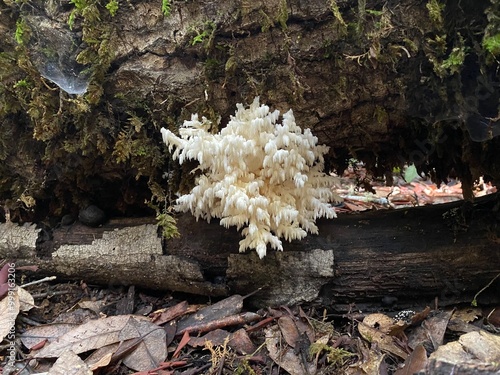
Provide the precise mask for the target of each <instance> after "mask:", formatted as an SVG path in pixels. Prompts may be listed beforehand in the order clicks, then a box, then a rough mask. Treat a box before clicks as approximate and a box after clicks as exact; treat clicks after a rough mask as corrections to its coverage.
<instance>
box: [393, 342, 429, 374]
mask: <svg viewBox="0 0 500 375" xmlns="http://www.w3.org/2000/svg"><path fill="white" fill-rule="evenodd" d="M426 366H427V352H426V350H425V348H424V346H423V345H418V346H417V347H416V348H415V349H414V350H413V352H411V354H410V355H409V356H408V358H406V360H405V363H404V367H403V368H400V369H399V370H397V371H396V372H395V373H394V375H413V374H415V373H417V372H420V371H421V370H425V367H426Z"/></svg>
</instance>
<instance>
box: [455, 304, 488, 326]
mask: <svg viewBox="0 0 500 375" xmlns="http://www.w3.org/2000/svg"><path fill="white" fill-rule="evenodd" d="M480 316H481V309H480V308H479V307H465V308H460V309H456V310H455V311H454V312H453V314H452V316H451V318H450V319H453V320H455V319H457V320H461V321H463V322H465V323H470V322H473V321H474V320H476V319H477V318H479V317H480Z"/></svg>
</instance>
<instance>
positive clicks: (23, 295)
mask: <svg viewBox="0 0 500 375" xmlns="http://www.w3.org/2000/svg"><path fill="white" fill-rule="evenodd" d="M17 294H18V295H19V310H21V311H23V312H26V311H30V310H31V309H32V308H33V307H35V300H34V299H33V296H32V295H31V294H30V293H29V292H28V291H26V289H23V288H21V287H20V286H18V287H17Z"/></svg>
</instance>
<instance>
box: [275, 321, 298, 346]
mask: <svg viewBox="0 0 500 375" xmlns="http://www.w3.org/2000/svg"><path fill="white" fill-rule="evenodd" d="M278 326H279V327H280V330H281V334H282V335H283V338H284V339H285V341H286V343H287V344H288V345H290V346H291V347H292V348H295V344H296V343H297V341H298V340H299V335H300V334H299V330H298V329H297V326H296V325H295V322H294V321H293V319H292V318H291V317H289V316H287V315H285V316H282V317H281V318H279V319H278Z"/></svg>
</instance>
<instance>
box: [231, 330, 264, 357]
mask: <svg viewBox="0 0 500 375" xmlns="http://www.w3.org/2000/svg"><path fill="white" fill-rule="evenodd" d="M229 346H230V347H231V348H233V349H234V350H235V351H236V352H238V353H240V354H243V355H246V354H252V353H255V351H256V350H257V348H256V347H255V345H254V344H253V343H252V340H250V337H249V336H248V333H247V331H246V330H245V329H244V328H240V329H239V330H237V331H236V332H234V333H233V334H232V335H231V339H230V340H229Z"/></svg>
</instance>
